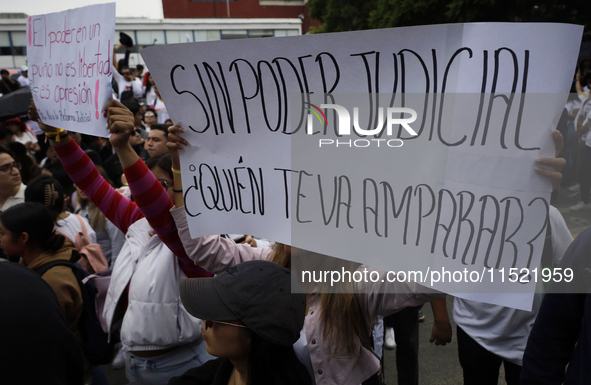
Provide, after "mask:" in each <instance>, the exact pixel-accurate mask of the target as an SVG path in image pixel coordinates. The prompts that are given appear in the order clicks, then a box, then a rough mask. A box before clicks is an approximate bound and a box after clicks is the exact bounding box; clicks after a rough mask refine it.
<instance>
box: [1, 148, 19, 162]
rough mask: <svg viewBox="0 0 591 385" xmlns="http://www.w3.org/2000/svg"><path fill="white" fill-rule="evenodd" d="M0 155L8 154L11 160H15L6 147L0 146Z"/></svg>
mask: <svg viewBox="0 0 591 385" xmlns="http://www.w3.org/2000/svg"><path fill="white" fill-rule="evenodd" d="M0 154H8V155H10V156H11V157H12V159H14V160H16V157H15V156H14V152H12V151H11V150H10V149H9V148H8V147H6V146H0Z"/></svg>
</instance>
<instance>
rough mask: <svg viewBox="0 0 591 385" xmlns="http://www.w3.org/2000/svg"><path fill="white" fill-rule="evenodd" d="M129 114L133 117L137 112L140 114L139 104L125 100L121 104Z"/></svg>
mask: <svg viewBox="0 0 591 385" xmlns="http://www.w3.org/2000/svg"><path fill="white" fill-rule="evenodd" d="M121 104H123V105H124V106H125V107H127V109H128V110H129V111H131V113H132V114H133V115H134V116H135V115H136V114H137V113H138V112H140V104H139V103H138V102H134V101H131V100H126V101H124V102H121Z"/></svg>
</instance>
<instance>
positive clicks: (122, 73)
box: [121, 72, 131, 76]
mask: <svg viewBox="0 0 591 385" xmlns="http://www.w3.org/2000/svg"><path fill="white" fill-rule="evenodd" d="M121 75H123V76H125V75H131V74H130V73H129V72H121Z"/></svg>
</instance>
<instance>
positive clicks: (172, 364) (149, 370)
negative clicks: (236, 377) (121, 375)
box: [125, 339, 215, 385]
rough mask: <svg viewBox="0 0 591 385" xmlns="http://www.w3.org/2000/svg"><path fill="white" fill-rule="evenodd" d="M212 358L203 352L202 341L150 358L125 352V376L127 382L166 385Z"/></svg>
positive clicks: (212, 357) (203, 343) (203, 345)
mask: <svg viewBox="0 0 591 385" xmlns="http://www.w3.org/2000/svg"><path fill="white" fill-rule="evenodd" d="M214 358H215V357H214V356H212V355H210V354H209V353H207V351H206V350H205V341H203V340H202V339H199V341H196V342H193V343H190V344H186V345H181V346H179V347H178V348H176V349H174V350H173V351H171V352H168V353H165V354H162V355H160V356H155V357H150V358H144V357H139V356H136V355H133V354H132V353H130V352H125V374H126V376H127V379H128V380H129V382H140V383H141V384H164V385H166V384H168V380H170V379H171V378H172V377H176V376H180V375H182V374H183V373H185V372H186V371H187V370H189V369H192V368H195V367H198V366H201V365H202V364H203V363H205V362H207V361H209V360H212V359H214Z"/></svg>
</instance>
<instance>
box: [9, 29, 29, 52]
mask: <svg viewBox="0 0 591 385" xmlns="http://www.w3.org/2000/svg"><path fill="white" fill-rule="evenodd" d="M10 36H11V37H12V49H13V54H14V55H15V56H19V55H20V56H26V55H27V33H26V32H11V33H10Z"/></svg>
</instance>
